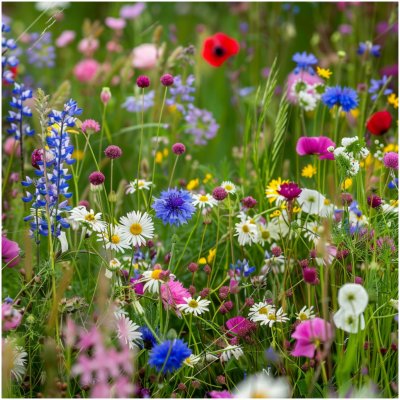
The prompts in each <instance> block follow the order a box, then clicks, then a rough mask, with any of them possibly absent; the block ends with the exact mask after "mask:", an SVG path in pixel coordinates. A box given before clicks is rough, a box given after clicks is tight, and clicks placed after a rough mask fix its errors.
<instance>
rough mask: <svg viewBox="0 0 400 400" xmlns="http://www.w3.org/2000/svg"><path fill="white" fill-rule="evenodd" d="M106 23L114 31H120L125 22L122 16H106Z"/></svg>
mask: <svg viewBox="0 0 400 400" xmlns="http://www.w3.org/2000/svg"><path fill="white" fill-rule="evenodd" d="M106 25H107V26H108V27H109V28H110V29H113V30H114V31H121V30H122V29H124V28H125V25H126V22H125V20H124V19H122V18H113V17H107V18H106Z"/></svg>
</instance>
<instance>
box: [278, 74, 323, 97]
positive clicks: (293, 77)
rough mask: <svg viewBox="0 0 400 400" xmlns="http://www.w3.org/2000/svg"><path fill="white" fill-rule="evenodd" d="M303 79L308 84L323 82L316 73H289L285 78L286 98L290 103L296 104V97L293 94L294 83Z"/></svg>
mask: <svg viewBox="0 0 400 400" xmlns="http://www.w3.org/2000/svg"><path fill="white" fill-rule="evenodd" d="M299 80H300V81H303V82H305V83H307V84H308V85H315V84H320V83H323V81H322V79H321V78H320V77H319V76H317V75H311V74H309V73H308V72H307V71H301V72H299V73H298V74H295V73H294V72H292V73H291V74H289V76H288V78H287V93H286V96H287V99H288V100H289V102H290V103H292V104H296V102H297V98H296V96H295V95H294V85H296V83H297V81H299Z"/></svg>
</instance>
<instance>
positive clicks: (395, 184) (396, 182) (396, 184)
mask: <svg viewBox="0 0 400 400" xmlns="http://www.w3.org/2000/svg"><path fill="white" fill-rule="evenodd" d="M398 187H399V179H398V178H394V180H393V181H390V182H389V183H388V188H389V189H397V188H398Z"/></svg>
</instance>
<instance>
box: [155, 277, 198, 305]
mask: <svg viewBox="0 0 400 400" xmlns="http://www.w3.org/2000/svg"><path fill="white" fill-rule="evenodd" d="M188 297H191V295H190V293H189V291H188V290H187V289H186V288H185V287H184V286H183V285H182V283H181V282H179V281H172V280H171V281H168V282H166V283H163V284H162V285H161V298H162V301H163V304H164V307H165V308H168V307H172V308H175V307H176V305H177V304H184V303H186V302H185V300H184V298H188Z"/></svg>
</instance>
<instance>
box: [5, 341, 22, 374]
mask: <svg viewBox="0 0 400 400" xmlns="http://www.w3.org/2000/svg"><path fill="white" fill-rule="evenodd" d="M11 351H12V356H13V363H12V368H11V371H10V372H11V377H12V379H14V380H15V381H17V382H21V381H22V378H23V377H24V375H25V373H26V363H27V359H26V358H27V356H28V353H27V352H26V351H25V350H24V349H23V347H21V346H18V345H16V343H15V339H11V340H9V339H4V341H3V346H2V355H3V360H4V357H8V356H11Z"/></svg>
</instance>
